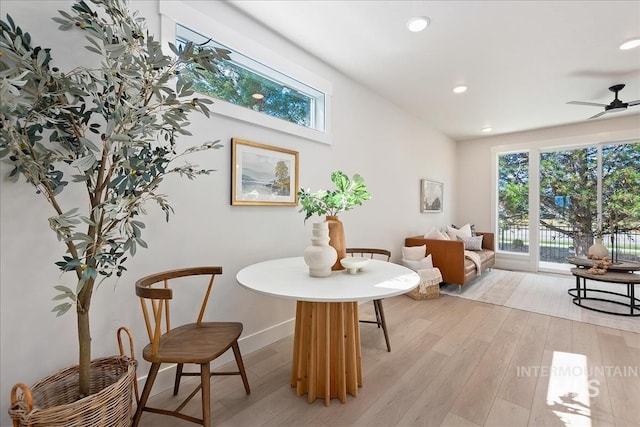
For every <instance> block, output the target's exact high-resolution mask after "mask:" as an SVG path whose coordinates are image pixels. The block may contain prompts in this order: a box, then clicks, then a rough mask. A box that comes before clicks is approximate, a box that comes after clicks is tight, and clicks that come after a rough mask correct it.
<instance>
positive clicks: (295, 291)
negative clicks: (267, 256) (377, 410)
mask: <svg viewBox="0 0 640 427" xmlns="http://www.w3.org/2000/svg"><path fill="white" fill-rule="evenodd" d="M236 280H237V281H238V283H239V284H240V285H241V286H242V287H244V288H246V289H248V290H251V291H253V292H257V293H260V294H263V295H269V296H274V297H279V298H288V299H294V300H296V301H297V305H296V326H295V333H294V344H293V360H292V368H291V386H292V387H295V388H296V394H297V395H298V396H302V395H303V394H307V400H308V401H309V402H313V401H314V400H315V399H316V398H324V400H325V405H327V406H328V405H329V403H330V400H331V398H338V399H339V400H340V401H341V402H342V403H345V402H346V395H347V393H348V394H350V395H352V396H357V394H358V387H362V357H361V349H360V323H359V319H358V303H359V302H361V301H369V300H374V299H383V298H387V297H392V296H396V295H401V294H404V293H407V292H409V291H410V290H412V289H414V288H415V287H416V286H418V285H419V283H420V277H419V276H418V274H417V273H416V272H414V271H413V270H410V269H408V268H406V267H403V266H401V265H398V264H394V263H391V262H386V261H381V260H375V259H372V260H370V261H369V262H368V263H367V264H366V265H365V266H364V267H363V269H362V270H361V271H358V272H357V273H356V274H350V273H349V272H348V271H347V270H340V271H333V272H332V273H331V275H330V276H329V277H311V276H310V275H309V269H308V267H307V265H306V264H305V262H304V259H303V258H302V257H295V258H281V259H272V260H268V261H263V262H259V263H256V264H252V265H249V266H247V267H244V268H243V269H241V270H240V271H239V272H238V274H237V275H236Z"/></svg>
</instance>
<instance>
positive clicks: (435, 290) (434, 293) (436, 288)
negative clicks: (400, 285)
mask: <svg viewBox="0 0 640 427" xmlns="http://www.w3.org/2000/svg"><path fill="white" fill-rule="evenodd" d="M405 295H407V296H409V297H411V298H413V299H417V300H423V299H434V298H438V297H440V285H438V284H435V285H429V286H427V287H425V289H424V292H423V293H420V286H418V287H417V288H415V289H413V290H411V291H409V292H407V293H406V294H405Z"/></svg>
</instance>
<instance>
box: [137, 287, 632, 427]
mask: <svg viewBox="0 0 640 427" xmlns="http://www.w3.org/2000/svg"><path fill="white" fill-rule="evenodd" d="M384 307H385V312H386V316H387V322H388V323H389V328H390V333H391V346H392V352H391V353H388V352H387V351H386V348H385V343H384V337H383V335H382V332H381V331H380V330H379V329H377V328H376V327H375V325H369V324H362V325H361V339H362V365H363V371H364V386H363V387H362V388H361V389H360V390H359V394H358V396H357V397H352V396H348V401H347V403H346V404H341V403H340V402H339V401H338V400H332V403H331V405H330V406H329V407H325V406H324V404H323V403H322V401H321V400H316V402H315V403H313V404H309V403H307V401H306V398H305V397H306V396H305V397H296V395H295V391H294V389H292V388H291V387H290V385H289V376H290V367H291V352H292V342H293V339H292V337H289V338H285V339H283V340H280V341H278V342H276V343H274V344H272V345H270V346H268V347H266V348H263V349H261V350H259V351H257V352H255V353H252V354H245V355H244V361H245V365H246V367H247V374H248V377H249V382H250V385H251V395H250V396H246V395H245V393H244V389H243V387H242V382H241V380H240V378H239V377H237V376H233V377H216V378H213V379H212V415H213V419H214V425H216V426H237V427H245V426H246V427H254V426H256V427H257V426H265V427H267V426H296V427H298V426H300V427H302V426H414V425H419V426H460V427H466V426H505V427H506V426H509V427H517V426H551V427H553V426H566V425H585V426H589V425H591V426H640V397H639V396H640V334H636V333H631V332H624V331H620V330H617V329H610V328H605V327H601V326H594V325H592V324H589V323H583V322H578V321H573V320H567V319H561V318H557V317H551V316H546V315H542V314H536V313H530V312H527V311H521V310H518V309H512V308H508V307H503V306H499V305H493V304H488V303H483V302H478V301H472V300H467V299H463V298H457V297H453V296H448V295H441V297H440V298H439V299H436V300H428V301H414V300H412V299H410V298H408V297H406V296H399V297H395V298H391V299H387V300H385V305H384ZM372 308H373V304H371V303H366V304H363V305H361V309H360V317H361V318H363V317H365V316H367V315H370V314H371V313H372V312H373V309H372ZM639 321H640V320H639ZM587 366H588V367H587ZM567 368H568V369H569V371H567ZM567 372H571V375H572V376H570V377H567ZM581 375H582V377H581ZM586 375H589V378H586ZM589 381H590V382H589ZM186 385H190V384H185V385H183V386H182V388H181V393H180V394H181V395H183V394H188V393H189V391H190V390H189V389H190V388H191V387H187V386H186ZM590 392H591V396H589V394H590ZM178 397H180V396H178ZM196 397H197V398H194V400H193V401H192V402H191V403H190V404H189V406H188V409H189V413H190V414H192V415H194V416H200V410H199V406H198V405H199V395H198V396H196ZM174 401H177V400H176V399H175V398H174V397H173V396H171V393H170V392H164V393H161V394H158V395H156V396H155V397H153V398H152V399H151V402H152V403H153V404H154V405H158V406H166V407H175V406H176V404H175V403H174ZM141 425H142V426H145V427H174V426H175V427H177V426H191V425H194V424H191V423H188V422H185V421H180V420H177V419H175V418H171V417H164V416H160V415H156V414H151V413H145V414H143V416H142V423H141Z"/></svg>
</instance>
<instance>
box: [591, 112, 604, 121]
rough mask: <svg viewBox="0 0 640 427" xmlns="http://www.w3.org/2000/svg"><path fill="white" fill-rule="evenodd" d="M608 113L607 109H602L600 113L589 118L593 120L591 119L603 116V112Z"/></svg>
mask: <svg viewBox="0 0 640 427" xmlns="http://www.w3.org/2000/svg"><path fill="white" fill-rule="evenodd" d="M606 113H607V112H606V111H601V112H599V113H598V114H596V115H595V116H591V117H589V119H588V120H591V119H597V118H598V117H600V116H602V115H603V114H606Z"/></svg>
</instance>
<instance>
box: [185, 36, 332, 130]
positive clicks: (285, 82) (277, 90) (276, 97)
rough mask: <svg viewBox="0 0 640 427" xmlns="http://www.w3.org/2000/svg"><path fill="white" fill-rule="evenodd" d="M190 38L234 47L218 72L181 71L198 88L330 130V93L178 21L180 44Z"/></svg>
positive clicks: (208, 45)
mask: <svg viewBox="0 0 640 427" xmlns="http://www.w3.org/2000/svg"><path fill="white" fill-rule="evenodd" d="M189 41H190V42H192V43H193V44H195V45H196V46H197V47H198V48H222V49H226V50H228V51H230V54H229V58H230V59H229V60H224V61H220V62H219V63H218V64H216V73H211V72H206V71H205V72H203V71H200V72H199V74H200V76H197V75H196V74H195V73H193V72H192V71H191V70H192V69H190V68H186V69H184V70H182V71H181V72H182V73H183V74H184V73H187V74H188V73H191V77H192V79H193V82H194V86H193V88H194V90H196V91H197V92H199V93H202V94H204V95H208V96H211V97H213V98H216V99H219V100H222V101H225V102H228V103H231V104H234V105H237V106H240V107H244V108H247V109H250V110H253V111H255V112H258V113H261V114H266V115H269V116H271V117H275V118H277V119H281V120H285V121H287V122H290V123H293V124H296V125H298V126H303V127H305V128H308V129H312V130H316V131H319V132H325V131H326V125H325V123H326V122H325V117H326V108H325V107H326V95H325V93H324V92H322V91H321V90H318V89H315V88H313V87H311V86H310V85H307V84H305V83H303V82H301V81H299V80H296V79H294V78H292V77H290V76H288V75H286V74H284V73H282V72H280V71H278V70H275V69H273V68H271V67H269V66H267V65H265V64H262V63H260V62H258V61H256V60H254V59H252V58H250V57H248V56H245V55H243V54H241V53H239V52H237V51H234V49H233V48H231V47H229V46H226V45H224V44H222V43H220V42H218V41H216V40H213V39H212V38H211V37H208V36H206V35H203V34H200V33H199V32H196V31H195V30H193V29H190V28H187V27H186V26H184V25H181V24H177V25H176V42H177V44H178V45H180V44H184V43H186V42H189Z"/></svg>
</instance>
